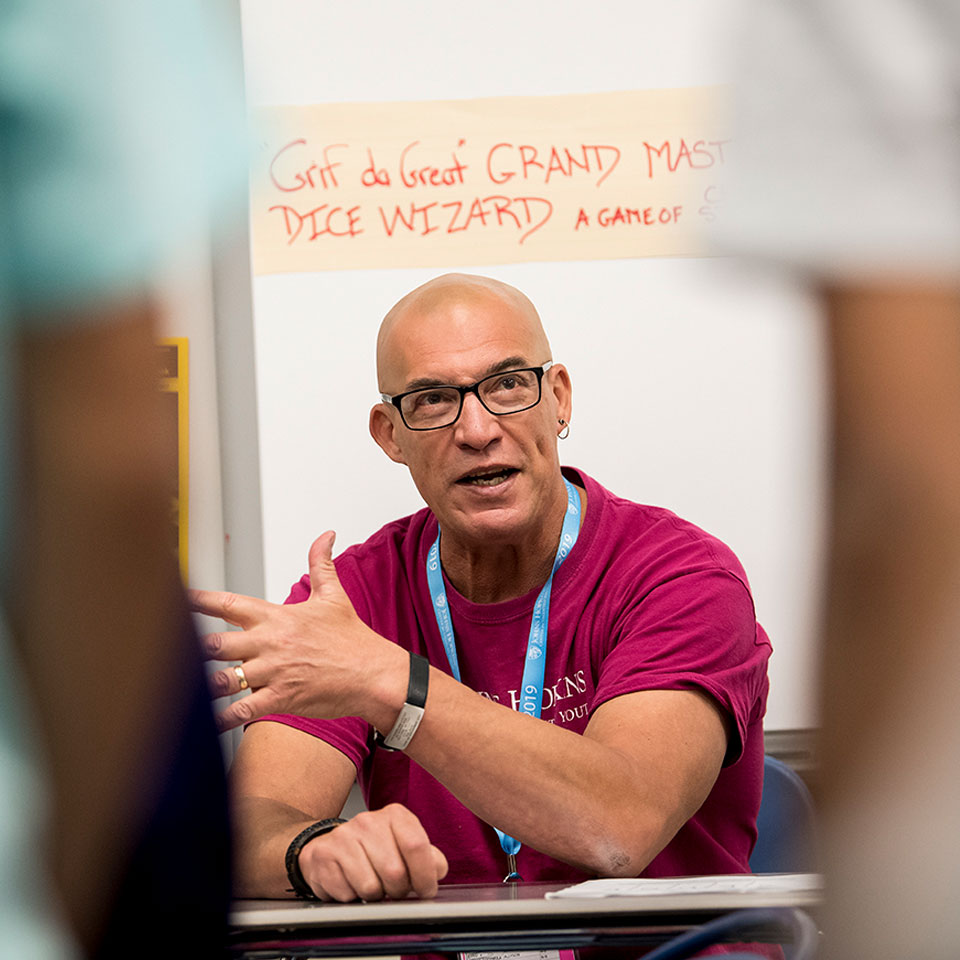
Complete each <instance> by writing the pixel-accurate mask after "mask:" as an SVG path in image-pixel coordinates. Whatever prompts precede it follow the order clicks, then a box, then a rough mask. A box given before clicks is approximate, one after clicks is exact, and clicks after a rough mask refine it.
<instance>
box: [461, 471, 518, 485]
mask: <svg viewBox="0 0 960 960" xmlns="http://www.w3.org/2000/svg"><path fill="white" fill-rule="evenodd" d="M517 472H518V471H517V470H516V469H515V468H514V467H499V468H495V469H491V470H478V471H477V472H476V473H468V474H467V475H466V476H465V477H461V478H460V479H459V480H458V481H457V483H459V484H462V485H463V486H465V487H497V486H499V485H500V484H501V483H504V482H505V481H506V480H508V479H509V478H510V477H512V476H513V475H514V474H515V473H517Z"/></svg>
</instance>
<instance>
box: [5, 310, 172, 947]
mask: <svg viewBox="0 0 960 960" xmlns="http://www.w3.org/2000/svg"><path fill="white" fill-rule="evenodd" d="M104 312H105V313H106V314H107V315H109V313H108V312H107V311H104ZM114 316H115V318H116V321H117V322H111V321H110V320H107V321H104V320H103V318H102V317H98V318H97V319H96V320H94V321H92V322H89V323H81V324H79V325H78V326H71V327H69V328H68V329H66V330H63V331H61V330H57V329H54V331H52V332H49V333H45V334H39V335H36V336H33V337H30V338H25V339H24V342H23V343H21V345H20V354H19V356H20V367H21V372H22V384H23V387H22V395H21V398H20V399H21V409H22V436H23V439H24V447H23V450H22V456H21V458H20V464H19V465H20V468H21V473H20V476H19V477H18V482H17V490H18V494H19V497H20V499H19V500H18V503H17V512H16V519H17V525H16V528H15V531H14V545H15V553H14V555H15V556H17V557H18V561H19V562H18V564H17V566H16V567H15V570H14V578H13V582H12V584H11V590H10V596H9V606H10V610H11V619H12V621H13V626H14V634H15V639H16V642H17V643H18V645H19V647H20V652H21V656H22V662H23V666H24V672H25V675H26V679H27V683H28V686H29V688H30V692H31V695H32V697H33V699H34V702H35V703H36V704H37V706H38V711H37V715H38V718H39V723H40V728H41V733H42V735H43V737H44V741H45V743H44V745H45V748H46V752H47V757H48V759H49V769H50V773H51V779H52V786H53V814H54V823H53V838H54V843H53V844H52V850H53V851H54V855H55V863H54V866H55V870H56V874H57V878H58V881H59V883H60V885H61V888H62V890H63V892H64V896H65V901H66V904H67V907H68V910H69V912H70V914H71V916H72V918H73V920H74V922H75V924H76V926H77V928H78V930H79V931H80V933H81V936H83V937H84V938H87V937H89V936H91V935H92V934H93V931H94V929H95V927H96V924H97V919H98V916H99V913H100V911H101V910H102V909H103V906H104V898H105V896H106V895H108V894H109V891H110V890H111V888H112V884H113V882H114V879H115V876H116V873H117V871H118V870H119V868H120V865H121V863H122V860H123V857H124V854H125V844H126V843H127V842H129V838H130V834H131V832H132V830H133V828H134V826H135V824H136V822H137V820H138V817H139V816H140V815H141V811H140V810H139V809H138V807H137V805H136V804H135V803H134V785H135V784H141V785H143V784H144V783H149V780H150V776H151V772H150V770H149V769H147V768H145V765H144V759H143V758H144V756H145V748H146V747H147V741H146V740H145V736H144V733H143V730H144V726H143V724H144V718H150V717H153V716H155V715H156V710H157V707H158V705H159V704H160V703H161V702H162V700H163V698H165V697H167V696H169V694H170V692H171V688H172V685H173V669H174V664H175V662H176V653H175V648H174V645H173V644H172V642H171V641H172V638H174V637H175V636H176V635H177V633H176V631H175V629H174V627H175V621H174V611H175V600H176V590H177V589H179V585H178V582H177V573H176V568H175V561H174V560H173V558H172V556H171V555H170V552H169V548H168V541H169V524H168V520H167V512H168V494H167V492H166V490H165V487H164V483H163V477H164V475H165V473H166V472H168V471H169V463H170V459H169V458H168V456H167V452H168V451H167V449H166V448H165V447H164V446H163V445H162V444H160V443H158V442H157V437H158V436H159V426H160V423H159V421H158V417H157V412H158V411H157V407H156V403H157V402H158V400H157V397H156V390H157V388H156V369H155V356H154V349H153V340H152V325H151V322H150V314H149V311H148V310H146V309H145V308H144V307H143V306H133V307H125V306H116V307H115V314H114ZM149 747H150V750H149V751H148V753H147V755H148V756H149V758H150V762H154V761H159V752H160V751H156V750H155V749H154V741H152V740H151V741H150V743H149Z"/></svg>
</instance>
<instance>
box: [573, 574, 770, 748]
mask: <svg viewBox="0 0 960 960" xmlns="http://www.w3.org/2000/svg"><path fill="white" fill-rule="evenodd" d="M769 655H770V643H769V641H768V640H767V638H766V635H765V634H764V633H763V631H762V630H761V629H760V628H759V627H758V626H757V622H756V617H755V613H754V608H753V601H752V599H751V596H750V593H749V591H748V590H747V588H746V586H745V585H744V584H743V582H742V581H741V580H740V579H739V578H738V577H736V576H734V575H733V574H731V573H729V572H727V571H725V570H706V571H699V572H695V573H688V574H684V575H681V576H678V577H674V578H673V579H670V580H667V581H666V582H664V583H661V584H659V585H658V586H657V587H655V588H654V589H653V590H651V591H650V592H649V593H648V594H646V595H645V596H643V597H642V598H638V600H637V602H636V603H635V604H633V605H632V606H631V607H629V608H628V609H626V610H625V611H624V612H623V614H622V615H621V616H620V617H619V618H618V621H617V623H616V624H615V627H614V642H613V646H612V648H611V650H610V652H609V654H608V655H607V656H606V657H605V658H604V660H603V663H602V665H601V668H600V676H599V679H598V683H597V689H596V693H595V695H594V698H593V701H592V703H591V706H590V709H591V711H592V710H594V709H595V708H596V707H598V706H599V705H600V704H601V703H604V702H606V701H608V700H612V699H613V698H614V697H619V696H622V695H623V694H626V693H636V692H639V691H642V690H684V689H695V690H702V691H704V692H705V693H707V694H709V696H710V697H711V698H712V699H713V700H714V701H715V702H716V703H717V704H718V705H719V707H720V708H721V709H722V710H723V711H724V713H726V714H727V716H729V717H730V718H731V720H732V725H731V741H730V743H729V745H728V747H727V755H726V758H725V760H724V764H725V765H729V764H732V763H735V762H736V761H737V760H738V759H739V757H740V755H741V753H742V752H743V747H744V744H745V742H746V737H747V730H748V728H749V726H750V723H751V721H754V720H757V719H759V717H758V714H759V713H760V712H761V711H762V710H763V708H764V703H765V692H766V685H767V671H766V665H767V659H768V658H769Z"/></svg>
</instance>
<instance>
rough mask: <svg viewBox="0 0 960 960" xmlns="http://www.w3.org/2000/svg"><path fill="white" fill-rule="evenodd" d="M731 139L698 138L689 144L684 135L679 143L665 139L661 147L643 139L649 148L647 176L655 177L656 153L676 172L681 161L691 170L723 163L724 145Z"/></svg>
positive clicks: (672, 171) (658, 157) (671, 170)
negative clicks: (691, 144)
mask: <svg viewBox="0 0 960 960" xmlns="http://www.w3.org/2000/svg"><path fill="white" fill-rule="evenodd" d="M729 142H730V141H729V140H696V141H694V143H693V146H689V145H688V144H687V141H686V140H684V139H683V138H682V137H681V138H680V141H679V143H677V142H673V143H671V142H670V141H669V140H664V141H663V143H662V144H660V146H659V147H655V146H654V145H653V144H652V143H647V141H646V140H644V141H643V145H644V147H645V148H646V150H647V176H649V177H651V178H652V177H653V171H654V159H653V158H654V155H656V157H657V159H658V160H665V161H666V164H667V170H668V171H669V172H670V173H674V172H676V169H677V167H679V166H680V164H681V163H685V164H686V166H687V168H688V169H690V170H705V169H706V168H707V167H712V166H713V165H714V164H715V163H723V146H724V144H726V143H729Z"/></svg>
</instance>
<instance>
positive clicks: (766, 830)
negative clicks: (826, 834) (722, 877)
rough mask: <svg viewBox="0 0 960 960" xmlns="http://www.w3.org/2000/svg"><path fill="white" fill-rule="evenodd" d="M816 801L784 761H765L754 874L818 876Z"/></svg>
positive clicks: (754, 849) (752, 855) (754, 857)
mask: <svg viewBox="0 0 960 960" xmlns="http://www.w3.org/2000/svg"><path fill="white" fill-rule="evenodd" d="M816 846H817V844H816V819H815V814H814V809H813V798H812V797H811V796H810V791H809V789H808V788H807V785H806V784H805V783H804V782H803V780H801V779H800V776H799V774H797V772H796V771H795V770H793V769H792V768H791V767H789V766H787V764H785V763H783V761H781V760H777V759H776V758H775V757H771V756H769V755H767V756H765V757H764V758H763V793H762V796H761V800H760V812H759V814H758V815H757V845H756V846H755V847H754V848H753V853H752V854H751V855H750V869H751V870H752V871H753V872H754V873H816V872H817V869H818V868H817V849H816Z"/></svg>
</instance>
